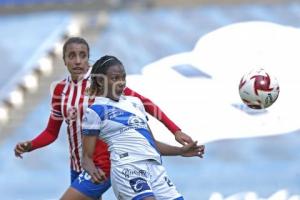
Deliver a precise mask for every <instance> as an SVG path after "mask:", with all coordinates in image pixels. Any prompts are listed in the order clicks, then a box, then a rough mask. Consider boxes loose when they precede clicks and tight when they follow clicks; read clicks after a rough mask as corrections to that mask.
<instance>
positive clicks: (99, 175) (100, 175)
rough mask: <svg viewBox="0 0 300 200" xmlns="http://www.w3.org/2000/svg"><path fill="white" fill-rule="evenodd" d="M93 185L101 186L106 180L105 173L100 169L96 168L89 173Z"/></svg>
mask: <svg viewBox="0 0 300 200" xmlns="http://www.w3.org/2000/svg"><path fill="white" fill-rule="evenodd" d="M88 173H89V175H90V176H91V178H92V181H93V183H96V184H99V183H101V182H102V181H104V180H105V179H106V176H105V172H104V171H103V170H102V169H100V168H96V167H95V168H94V169H92V170H90V171H88Z"/></svg>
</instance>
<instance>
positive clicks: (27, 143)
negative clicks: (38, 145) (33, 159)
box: [24, 141, 32, 152]
mask: <svg viewBox="0 0 300 200" xmlns="http://www.w3.org/2000/svg"><path fill="white" fill-rule="evenodd" d="M24 147H25V151H26V152H30V151H32V144H31V141H27V142H26V143H25V145H24Z"/></svg>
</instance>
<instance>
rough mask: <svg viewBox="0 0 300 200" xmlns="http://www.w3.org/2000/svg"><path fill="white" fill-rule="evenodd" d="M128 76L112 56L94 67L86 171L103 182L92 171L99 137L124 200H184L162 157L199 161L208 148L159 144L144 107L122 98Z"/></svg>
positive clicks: (87, 118) (85, 140) (85, 122)
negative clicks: (186, 157)
mask: <svg viewBox="0 0 300 200" xmlns="http://www.w3.org/2000/svg"><path fill="white" fill-rule="evenodd" d="M125 86H126V73H125V70H124V67H123V65H122V63H121V62H120V61H119V60H118V59H117V58H116V57H113V56H104V57H102V58H101V59H99V60H98V61H97V62H96V63H95V64H94V65H93V68H92V78H91V90H90V95H91V96H94V97H95V101H94V103H93V104H92V105H91V106H90V107H89V108H87V109H86V111H85V113H84V116H83V164H82V166H83V168H84V169H85V170H87V172H88V173H89V174H90V175H91V177H92V179H93V180H94V181H95V182H101V181H103V179H102V177H101V174H97V172H96V170H93V169H92V168H94V167H95V166H94V164H93V153H94V150H95V144H96V141H97V138H98V137H99V138H100V139H102V140H104V142H106V143H107V144H108V150H109V152H110V159H111V182H112V186H113V189H114V193H115V195H116V197H117V198H118V199H119V200H127V199H128V200H129V199H133V200H154V199H161V200H174V199H176V200H182V199H183V197H182V195H181V194H180V193H179V192H177V190H176V188H175V186H174V184H173V183H172V182H171V181H170V179H169V178H168V176H167V174H166V171H165V169H164V167H163V166H162V162H161V154H162V155H183V156H199V157H202V155H203V153H204V146H202V145H197V142H193V143H192V144H189V145H186V146H183V147H174V146H170V145H166V144H163V143H161V142H158V141H155V140H154V137H153V135H152V133H151V131H150V129H149V127H148V125H147V115H146V112H145V109H144V106H143V104H142V102H141V101H140V100H139V99H138V98H136V97H129V96H124V95H122V93H123V90H124V88H125Z"/></svg>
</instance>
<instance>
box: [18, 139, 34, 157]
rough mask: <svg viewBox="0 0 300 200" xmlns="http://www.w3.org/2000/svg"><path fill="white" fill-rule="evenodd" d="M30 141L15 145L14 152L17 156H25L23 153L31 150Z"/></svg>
mask: <svg viewBox="0 0 300 200" xmlns="http://www.w3.org/2000/svg"><path fill="white" fill-rule="evenodd" d="M30 146H31V145H30V142H21V143H18V144H17V145H16V146H15V149H14V152H15V156H16V157H19V158H23V157H22V154H23V153H25V152H28V151H29V150H30Z"/></svg>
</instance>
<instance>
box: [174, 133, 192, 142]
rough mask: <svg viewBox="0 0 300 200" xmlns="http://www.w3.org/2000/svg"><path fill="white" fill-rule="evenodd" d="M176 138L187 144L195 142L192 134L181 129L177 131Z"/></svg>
mask: <svg viewBox="0 0 300 200" xmlns="http://www.w3.org/2000/svg"><path fill="white" fill-rule="evenodd" d="M175 139H176V141H177V142H179V143H180V144H182V145H187V144H191V143H193V140H192V138H191V137H190V136H188V135H187V134H185V133H184V132H182V131H181V130H179V131H176V132H175Z"/></svg>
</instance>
